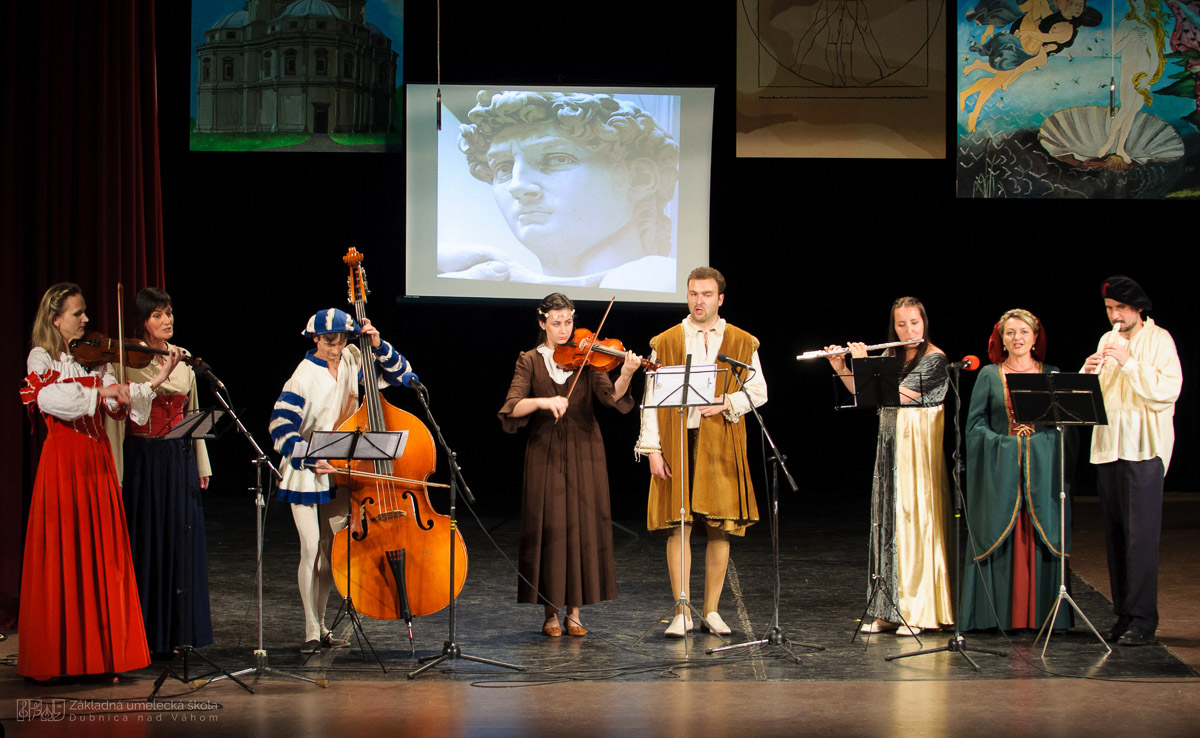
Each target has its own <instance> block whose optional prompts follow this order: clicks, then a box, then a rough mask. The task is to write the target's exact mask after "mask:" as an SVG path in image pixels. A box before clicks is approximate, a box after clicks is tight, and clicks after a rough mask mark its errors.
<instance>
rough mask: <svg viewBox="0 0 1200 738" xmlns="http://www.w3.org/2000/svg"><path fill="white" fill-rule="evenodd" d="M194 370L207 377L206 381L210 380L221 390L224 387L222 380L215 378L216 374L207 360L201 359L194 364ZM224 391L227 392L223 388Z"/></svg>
mask: <svg viewBox="0 0 1200 738" xmlns="http://www.w3.org/2000/svg"><path fill="white" fill-rule="evenodd" d="M195 371H196V373H197V374H200V375H203V376H205V377H208V381H210V382H212V383H213V384H215V385H216V386H217V387H220V388H221V389H222V390H224V389H225V383H224V382H222V381H221V380H220V379H217V375H216V374H213V370H212V367H211V366H209V365H208V362H206V361H201V362H200V363H199V364H197V365H196V369H195ZM225 391H226V392H228V390H225Z"/></svg>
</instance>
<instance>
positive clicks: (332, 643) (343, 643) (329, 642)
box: [321, 631, 350, 648]
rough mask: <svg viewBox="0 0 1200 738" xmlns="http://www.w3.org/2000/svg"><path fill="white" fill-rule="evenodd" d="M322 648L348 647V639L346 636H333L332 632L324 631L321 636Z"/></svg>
mask: <svg viewBox="0 0 1200 738" xmlns="http://www.w3.org/2000/svg"><path fill="white" fill-rule="evenodd" d="M321 647H322V648H350V641H349V640H348V639H346V638H335V637H334V635H333V633H331V632H329V631H325V635H323V636H321Z"/></svg>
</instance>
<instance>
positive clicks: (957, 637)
mask: <svg viewBox="0 0 1200 738" xmlns="http://www.w3.org/2000/svg"><path fill="white" fill-rule="evenodd" d="M943 651H949V652H950V653H957V654H961V655H962V657H963V658H964V659H966V660H967V663H968V664H970V665H971V667H972V668H974V669H975V671H979V664H977V663H975V660H974V659H972V658H971V657H970V656H968V655H967V652H968V651H972V652H974V653H987V654H991V655H992V656H1007V655H1008V651H990V650H988V649H986V648H973V647H971V646H968V645H967V639H966V638H965V637H964V636H963V634H962V633H955V634H954V635H952V636H951V637H950V640H949V641H947V642H946V645H944V646H942V647H941V648H926V649H922V650H920V651H913V652H912V653H901V654H896V655H895V656H887V657H885V658H884V659H883V660H884V661H895V660H896V659H906V658H908V657H909V656H923V655H925V654H927V653H941V652H943Z"/></svg>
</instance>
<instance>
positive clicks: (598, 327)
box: [554, 295, 617, 423]
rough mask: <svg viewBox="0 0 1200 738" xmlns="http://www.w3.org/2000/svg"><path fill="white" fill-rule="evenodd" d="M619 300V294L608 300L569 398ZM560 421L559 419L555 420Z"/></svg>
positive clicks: (568, 393) (568, 392) (573, 382)
mask: <svg viewBox="0 0 1200 738" xmlns="http://www.w3.org/2000/svg"><path fill="white" fill-rule="evenodd" d="M616 301H617V296H616V295H613V298H612V299H611V300H609V301H608V308H606V309H605V311H604V317H603V318H601V319H600V325H598V326H596V332H595V334H593V337H592V342H591V343H589V344H588V347H587V352H586V353H584V355H583V365H582V366H580V367H579V371H578V372H576V373H575V379H573V380H571V388H570V389H568V390H567V399H568V400H570V399H571V393H572V392H574V391H575V385H577V384H579V378H580V377H582V376H583V368H584V367H585V366H587V363H588V359H589V358H590V357H591V355H592V347H593V346H595V345H596V341H599V340H600V329H601V328H603V327H604V321H606V320H608V314H609V313H610V312H611V311H612V306H613V303H614V302H616ZM554 422H555V423H557V422H558V420H557V419H555V421H554Z"/></svg>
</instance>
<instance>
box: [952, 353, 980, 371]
mask: <svg viewBox="0 0 1200 738" xmlns="http://www.w3.org/2000/svg"><path fill="white" fill-rule="evenodd" d="M950 368H951V369H965V370H967V371H969V372H973V371H975V370H976V369H978V368H979V357H978V356H975V355H974V354H967V355H966V356H964V357H963V360H962V361H955V362H953V363H952V364H950Z"/></svg>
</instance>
